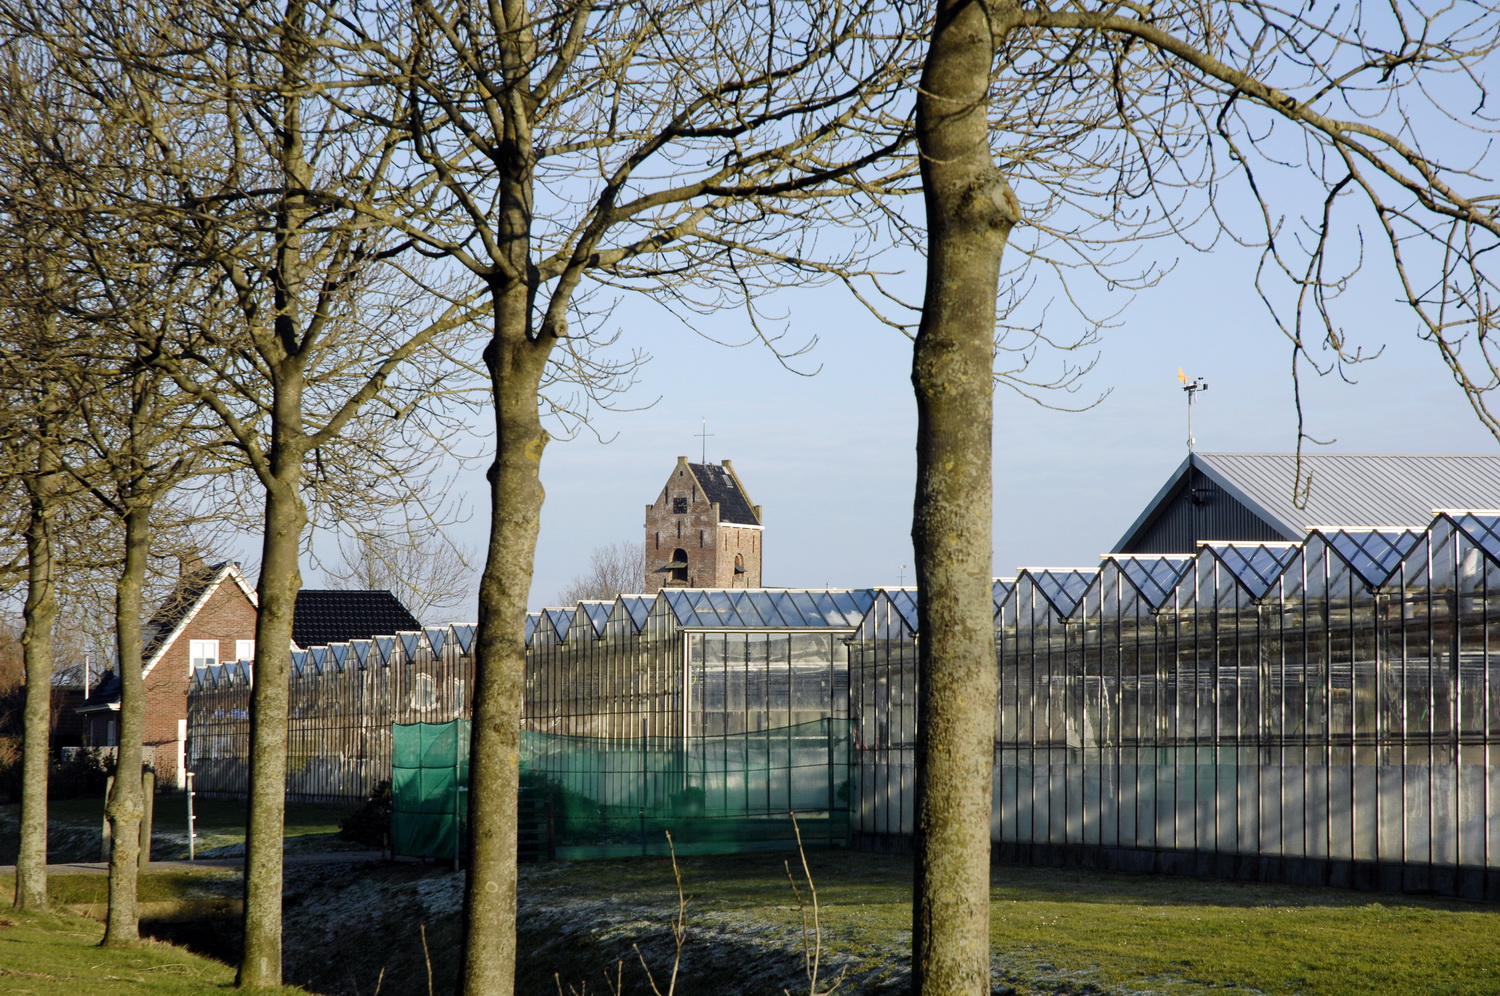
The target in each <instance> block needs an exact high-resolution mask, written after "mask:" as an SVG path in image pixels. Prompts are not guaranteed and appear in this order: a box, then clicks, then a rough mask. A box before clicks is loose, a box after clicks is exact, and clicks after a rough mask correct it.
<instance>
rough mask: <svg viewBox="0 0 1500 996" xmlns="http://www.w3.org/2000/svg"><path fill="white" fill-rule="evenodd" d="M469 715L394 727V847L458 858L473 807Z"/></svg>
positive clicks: (397, 850) (414, 854) (411, 853)
mask: <svg viewBox="0 0 1500 996" xmlns="http://www.w3.org/2000/svg"><path fill="white" fill-rule="evenodd" d="M468 785H469V721H468V720H467V719H457V720H454V721H453V722H451V723H413V724H411V725H409V726H393V727H392V728H391V849H392V851H394V852H395V853H396V854H404V855H408V856H411V857H422V858H449V859H453V858H457V857H458V856H459V850H460V848H461V847H462V837H463V826H464V820H465V818H466V817H467V810H468V794H469V792H468Z"/></svg>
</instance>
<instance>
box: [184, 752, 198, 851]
mask: <svg viewBox="0 0 1500 996" xmlns="http://www.w3.org/2000/svg"><path fill="white" fill-rule="evenodd" d="M185 776H186V779H187V820H188V860H189V861H193V860H195V859H196V856H197V854H196V852H197V847H196V845H197V843H198V833H197V831H196V830H194V829H193V773H192V772H191V771H189V772H185Z"/></svg>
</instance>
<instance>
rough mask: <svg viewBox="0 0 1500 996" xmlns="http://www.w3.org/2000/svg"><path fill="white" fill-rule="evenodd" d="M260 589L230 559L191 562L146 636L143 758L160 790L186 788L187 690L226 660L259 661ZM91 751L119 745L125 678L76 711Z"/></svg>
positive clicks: (107, 683) (111, 683)
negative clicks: (197, 677)
mask: <svg viewBox="0 0 1500 996" xmlns="http://www.w3.org/2000/svg"><path fill="white" fill-rule="evenodd" d="M256 605H257V602H256V597H255V588H254V587H253V586H252V585H251V584H250V582H249V581H248V580H246V578H245V575H244V574H243V573H242V572H241V571H240V565H239V564H236V563H233V562H232V561H225V562H223V563H219V564H214V565H212V566H204V564H203V561H201V560H198V561H194V562H186V563H184V564H183V568H182V573H181V575H180V577H179V578H178V581H177V584H176V586H175V587H174V588H173V589H172V592H171V594H170V595H168V596H167V598H166V599H165V600H164V601H163V602H162V603H161V605H160V606H159V607H158V608H157V610H156V613H155V614H154V615H153V616H152V617H151V621H150V622H148V623H147V624H146V626H145V629H144V632H143V633H142V636H143V639H144V647H143V648H142V651H141V660H142V671H143V673H144V676H145V689H146V726H145V734H144V737H143V738H142V746H143V747H144V748H145V760H146V761H147V762H148V763H149V764H151V765H152V766H153V767H155V769H156V777H157V784H158V785H162V786H176V787H178V788H181V787H182V785H183V784H184V778H183V775H184V771H185V763H184V760H185V751H186V748H187V737H188V731H187V725H188V723H187V714H188V701H187V700H188V686H189V684H190V683H191V681H192V677H193V673H194V672H195V671H197V670H198V669H200V668H205V667H212V666H215V665H217V664H218V663H220V662H221V661H235V660H244V661H248V660H254V659H255V621H256V614H257V612H256ZM78 713H79V714H80V715H81V716H83V717H84V720H85V723H86V733H85V742H86V745H87V746H90V747H116V746H119V743H120V723H119V718H120V679H119V677H118V676H112V677H111V678H110V679H109V680H107V681H105V682H104V683H103V684H102V685H101V686H100V687H99V689H98V690H97V691H96V692H95V693H94V695H93V697H92V699H91V700H90V701H89V702H88V703H87V704H85V705H83V706H81V707H80V708H79V709H78Z"/></svg>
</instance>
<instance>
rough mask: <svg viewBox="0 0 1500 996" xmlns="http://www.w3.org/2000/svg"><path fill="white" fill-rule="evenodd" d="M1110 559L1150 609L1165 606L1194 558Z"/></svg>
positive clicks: (1183, 556)
mask: <svg viewBox="0 0 1500 996" xmlns="http://www.w3.org/2000/svg"><path fill="white" fill-rule="evenodd" d="M1110 559H1111V560H1113V561H1114V563H1115V566H1116V567H1118V568H1119V570H1120V573H1121V574H1123V575H1125V580H1126V581H1129V582H1130V586H1131V587H1132V588H1134V589H1135V590H1136V593H1137V594H1139V595H1140V596H1141V599H1142V600H1143V601H1145V603H1146V604H1147V605H1148V606H1150V607H1151V608H1153V609H1159V608H1161V607H1162V606H1163V605H1165V604H1167V602H1168V600H1170V599H1171V597H1172V593H1173V592H1174V591H1176V590H1177V584H1178V582H1180V581H1181V580H1182V578H1183V575H1185V574H1186V573H1187V572H1188V571H1189V570H1190V569H1191V568H1192V566H1193V558H1192V557H1189V556H1186V555H1183V554H1177V555H1167V556H1160V557H1112V558H1110Z"/></svg>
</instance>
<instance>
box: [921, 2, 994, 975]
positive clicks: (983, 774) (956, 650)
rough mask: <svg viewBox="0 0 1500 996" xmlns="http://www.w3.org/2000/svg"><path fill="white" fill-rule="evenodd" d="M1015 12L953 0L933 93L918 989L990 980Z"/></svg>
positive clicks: (924, 332) (926, 156) (925, 86)
mask: <svg viewBox="0 0 1500 996" xmlns="http://www.w3.org/2000/svg"><path fill="white" fill-rule="evenodd" d="M1013 14H1014V8H1013V7H1011V6H1007V5H1003V4H1000V3H992V4H988V5H986V4H985V3H982V2H979V0H940V2H939V4H938V11H937V19H936V23H935V25H934V32H933V37H932V42H931V46H930V48H929V50H928V54H927V61H926V64H925V66H924V68H923V73H922V85H921V89H920V91H919V94H918V98H917V146H918V150H919V152H920V154H921V170H922V186H923V195H924V200H925V204H926V209H927V224H928V260H927V283H926V289H925V292H924V298H923V310H922V321H921V324H920V327H919V329H918V332H917V339H916V345H915V350H914V354H913V359H912V385H913V387H914V388H915V390H916V399H917V418H918V422H917V493H916V507H915V509H914V516H913V525H912V539H913V542H914V544H915V547H916V561H917V584H918V586H919V587H920V590H921V601H920V606H919V612H920V620H919V624H920V630H919V631H920V637H919V639H918V669H919V679H918V688H919V689H920V699H919V703H918V719H917V731H918V737H917V750H916V764H917V828H916V829H917V841H916V846H917V862H916V881H915V889H914V895H913V910H912V914H913V915H912V928H913V929H912V969H913V975H912V986H913V991H914V992H916V993H920V994H922V996H937V994H943V996H960V994H962V996H979V994H987V993H989V991H990V971H989V964H990V901H989V900H990V896H989V888H990V882H989V862H990V808H991V800H992V793H993V782H992V777H993V769H994V750H995V707H996V690H997V681H998V677H997V672H996V666H995V644H994V622H993V617H994V613H993V603H992V601H991V593H990V587H991V581H992V576H991V561H992V558H993V551H992V547H993V543H992V536H991V506H992V484H991V454H990V438H991V431H992V423H993V419H994V410H993V402H994V336H995V295H996V293H997V290H998V285H999V273H1000V258H1001V256H1002V254H1003V253H1004V250H1005V243H1006V239H1007V237H1008V235H1009V233H1010V229H1011V227H1012V226H1013V225H1014V224H1015V223H1016V221H1017V220H1018V217H1019V209H1018V206H1017V204H1016V200H1015V197H1014V195H1013V194H1012V193H1011V191H1010V187H1009V185H1008V184H1007V183H1006V181H1005V178H1004V176H1003V174H1002V173H1001V172H1000V170H999V169H998V168H996V166H995V164H994V162H993V160H992V159H991V157H990V152H989V127H988V122H987V119H986V114H985V111H986V97H987V92H988V83H989V78H990V68H991V62H992V61H993V59H994V55H995V43H996V39H997V38H998V37H999V36H1000V35H1001V34H1002V33H1003V31H1004V25H1003V24H1001V23H997V20H999V19H1000V18H1003V17H1006V16H1013Z"/></svg>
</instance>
